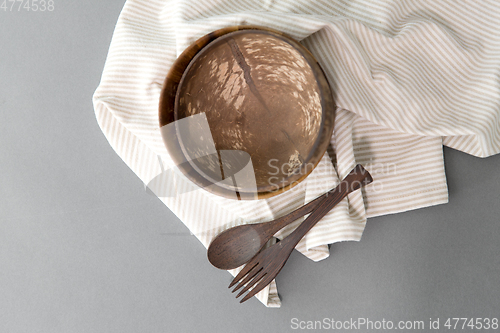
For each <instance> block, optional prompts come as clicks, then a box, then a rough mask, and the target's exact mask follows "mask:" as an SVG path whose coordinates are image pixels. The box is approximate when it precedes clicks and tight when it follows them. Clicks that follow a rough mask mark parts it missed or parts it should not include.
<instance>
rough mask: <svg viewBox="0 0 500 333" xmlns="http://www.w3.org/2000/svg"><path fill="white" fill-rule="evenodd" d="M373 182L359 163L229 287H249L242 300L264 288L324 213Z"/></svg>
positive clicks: (253, 261) (244, 290) (255, 258)
mask: <svg viewBox="0 0 500 333" xmlns="http://www.w3.org/2000/svg"><path fill="white" fill-rule="evenodd" d="M372 181H373V179H372V177H371V175H370V173H369V172H368V171H366V170H365V168H363V166H361V165H360V164H358V165H356V167H354V169H352V171H351V172H350V173H349V174H348V175H347V176H346V177H345V178H344V180H343V181H342V182H341V183H340V184H339V185H338V186H337V187H336V188H335V190H333V191H331V192H330V194H329V195H328V196H327V197H326V198H324V199H323V200H322V201H321V202H320V203H319V204H318V206H317V208H316V209H315V210H314V211H313V212H312V213H311V215H309V216H308V217H307V218H306V219H305V220H304V222H302V223H301V224H300V225H299V226H298V227H297V229H295V230H294V231H293V232H292V233H291V234H290V235H288V237H285V238H284V239H283V240H281V241H279V242H278V243H276V244H274V245H272V246H270V247H268V248H267V249H265V250H262V251H261V252H259V253H257V254H256V255H255V256H254V257H253V258H252V259H250V261H249V262H248V263H247V264H246V266H245V267H244V268H243V270H241V272H240V273H239V274H238V275H237V276H236V277H235V278H234V279H233V281H232V282H231V284H230V285H229V288H231V287H232V286H234V285H235V284H236V283H238V282H239V283H238V285H237V286H236V288H234V289H233V291H232V292H233V293H234V292H235V291H236V290H238V289H240V288H241V287H243V286H245V287H244V288H243V289H242V290H241V291H240V292H239V294H238V295H237V296H236V298H238V297H240V296H241V295H243V294H244V293H245V292H247V291H248V290H250V288H252V287H253V288H252V289H251V290H250V291H249V292H248V293H247V294H246V295H245V297H243V298H242V299H241V301H240V303H243V302H245V301H247V300H248V299H250V298H251V297H252V296H254V295H255V294H257V293H258V292H259V291H261V290H262V289H264V288H265V287H266V286H267V285H268V284H269V283H271V281H272V280H273V279H274V278H275V277H276V275H278V273H279V272H280V271H281V269H282V268H283V266H284V265H285V263H286V261H287V260H288V258H289V257H290V254H291V253H292V251H293V249H294V248H295V246H297V243H298V242H299V241H300V240H301V239H302V237H304V236H305V234H307V232H308V231H309V230H311V228H312V227H313V226H314V225H315V224H316V223H317V222H318V221H319V220H321V219H322V218H323V216H325V215H326V214H327V213H328V212H329V211H330V210H331V209H332V208H333V207H335V205H337V204H338V203H339V202H340V201H342V199H344V197H346V196H347V194H349V193H350V192H352V191H355V190H357V189H359V188H361V187H362V186H364V185H368V184H370V183H371V182H372Z"/></svg>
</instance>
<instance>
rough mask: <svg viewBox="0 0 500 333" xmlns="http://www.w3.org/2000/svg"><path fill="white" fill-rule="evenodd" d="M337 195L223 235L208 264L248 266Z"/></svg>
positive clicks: (212, 248)
mask: <svg viewBox="0 0 500 333" xmlns="http://www.w3.org/2000/svg"><path fill="white" fill-rule="evenodd" d="M358 167H360V168H361V169H362V171H363V172H366V173H368V171H366V170H365V169H363V167H362V166H360V165H358ZM370 182H371V179H370ZM362 185H366V184H362ZM335 191H338V186H337V187H336V188H334V189H332V190H330V191H328V192H327V193H325V194H323V195H321V196H319V197H317V198H316V199H314V200H313V201H311V202H309V203H308V204H306V205H304V206H302V207H300V208H298V209H296V210H294V211H293V212H291V213H289V214H288V215H285V216H283V217H280V218H278V219H276V220H273V221H269V222H263V223H255V224H244V225H239V226H236V227H233V228H230V229H227V230H225V231H223V232H222V233H220V234H219V235H217V237H215V238H214V239H213V240H212V242H211V243H210V246H209V247H208V252H207V256H208V261H210V263H211V264H212V265H214V266H215V267H217V268H220V269H225V270H228V269H234V268H237V267H239V266H241V265H243V264H245V263H246V262H248V261H249V260H250V259H252V258H253V257H254V256H255V255H256V254H257V253H259V251H260V249H261V248H262V247H263V246H264V244H266V243H267V242H268V241H269V240H270V239H271V237H273V235H274V234H276V233H277V232H278V231H279V230H280V229H282V228H283V227H285V226H287V225H288V224H290V223H291V222H293V221H295V220H297V219H298V218H299V217H302V216H304V215H306V214H309V213H311V212H312V211H313V210H314V209H315V208H316V207H317V206H318V205H319V204H320V203H321V201H322V200H323V199H325V198H326V197H327V196H328V195H330V194H332V193H333V192H335ZM352 191H353V188H349V189H348V190H347V191H346V192H344V194H343V197H342V198H341V199H343V198H344V197H345V196H347V195H348V194H349V193H351V192H352ZM341 199H340V200H341ZM340 200H339V201H340Z"/></svg>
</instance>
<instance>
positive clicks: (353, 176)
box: [281, 164, 373, 248]
mask: <svg viewBox="0 0 500 333" xmlns="http://www.w3.org/2000/svg"><path fill="white" fill-rule="evenodd" d="M372 181H373V178H372V176H371V175H370V173H369V172H368V171H367V170H366V169H365V168H363V166H362V165H361V164H358V165H356V166H355V167H354V169H352V170H351V172H349V174H348V175H347V176H346V177H345V178H344V180H342V182H340V184H339V185H338V186H337V187H336V188H335V189H333V190H331V191H330V192H328V193H327V194H328V195H327V197H326V198H324V199H322V201H321V202H320V203H319V204H318V205H317V206H316V208H315V209H314V211H313V212H312V213H311V215H309V216H308V217H307V218H306V219H305V220H304V222H302V223H301V224H300V225H299V226H298V227H297V229H295V230H294V231H293V232H292V233H291V234H290V235H288V237H285V239H283V240H282V241H281V242H285V244H286V245H288V246H290V247H293V248H294V247H295V246H297V244H298V243H299V242H300V240H301V239H302V238H303V237H304V236H305V235H306V234H307V233H308V232H309V230H311V228H312V227H314V225H316V223H317V222H318V221H319V220H321V219H322V218H323V217H324V216H325V215H326V214H327V213H328V212H329V211H330V210H331V209H332V208H333V207H335V206H336V205H337V204H338V203H339V202H340V201H342V200H343V199H344V198H345V197H346V196H347V195H348V194H349V193H351V192H353V191H356V190H357V189H359V188H361V187H362V186H365V185H368V184H370V183H371V182H372ZM285 244H283V245H285Z"/></svg>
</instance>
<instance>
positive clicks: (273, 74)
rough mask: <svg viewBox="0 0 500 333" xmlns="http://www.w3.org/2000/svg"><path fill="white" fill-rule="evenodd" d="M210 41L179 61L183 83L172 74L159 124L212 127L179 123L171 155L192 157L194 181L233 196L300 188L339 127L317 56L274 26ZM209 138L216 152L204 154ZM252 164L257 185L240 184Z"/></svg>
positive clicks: (188, 167)
mask: <svg viewBox="0 0 500 333" xmlns="http://www.w3.org/2000/svg"><path fill="white" fill-rule="evenodd" d="M207 37H209V38H207ZM210 37H211V38H210ZM204 38H205V40H199V41H198V42H196V43H195V44H194V48H195V49H197V50H195V51H193V50H191V52H189V51H190V50H189V49H188V50H186V51H185V52H184V53H183V55H181V57H179V59H178V61H177V62H176V63H177V66H175V65H174V67H173V69H175V68H177V71H178V72H180V71H182V75H180V79H179V74H180V73H178V74H177V76H176V77H175V79H176V80H178V83H177V85H175V84H172V75H169V76H170V80H169V77H167V80H166V82H165V85H164V89H163V92H162V100H161V101H160V124H161V123H162V116H163V121H164V122H165V124H161V125H166V124H169V123H172V122H175V121H179V120H183V119H191V118H193V117H194V116H198V118H199V116H203V119H204V121H205V122H206V123H207V126H205V127H204V130H202V129H201V128H202V127H200V125H199V124H198V123H197V124H196V126H194V127H193V126H191V127H183V130H182V131H179V127H177V140H176V144H175V145H174V144H172V140H171V138H172V136H171V135H169V138H164V139H165V143H166V144H167V148H168V150H169V153H171V154H172V153H173V151H174V150H175V153H174V154H173V158H174V156H178V157H179V159H178V160H179V161H181V160H182V161H187V163H183V166H182V167H181V170H182V171H183V172H184V174H186V176H188V178H190V179H191V180H193V181H194V182H195V183H197V184H198V185H200V186H202V187H205V188H207V189H209V190H210V191H212V192H214V193H216V194H219V195H223V196H226V197H229V196H230V197H234V192H236V193H237V194H238V197H239V198H263V197H269V196H272V195H275V194H278V193H281V192H282V191H284V190H286V189H288V188H290V187H292V186H294V185H296V184H297V183H298V182H300V181H301V180H303V179H304V178H305V177H306V176H307V175H308V174H309V173H310V172H311V171H312V170H313V168H314V167H315V166H316V165H317V163H318V162H319V160H320V159H321V157H322V156H323V154H324V152H325V151H326V148H327V145H328V142H329V139H330V136H331V133H332V130H333V112H334V103H333V99H332V95H331V91H330V87H329V85H328V82H327V81H326V78H325V77H324V74H323V72H322V70H321V68H320V67H319V65H318V64H317V62H316V60H315V59H314V57H313V56H312V55H311V54H310V53H309V52H308V51H307V49H305V48H304V47H303V46H302V45H301V44H299V43H297V42H296V41H294V40H293V39H291V38H289V37H287V36H284V35H282V34H280V33H278V32H275V31H272V30H269V29H265V30H263V29H255V28H248V27H247V28H246V29H243V28H242V27H240V29H234V30H230V29H228V30H226V31H225V32H223V33H222V32H219V33H217V34H215V35H213V36H210V35H207V36H205V37H204ZM181 58H182V60H180V59H181ZM182 67H184V69H183V68H182ZM171 72H172V70H171ZM169 74H170V73H169ZM169 81H170V82H169ZM174 81H175V80H174ZM169 83H170V87H169ZM169 88H170V89H175V95H174V94H173V91H172V90H170V91H167V89H169ZM172 102H173V103H172ZM166 104H168V106H167V105H166ZM172 104H173V107H172ZM165 113H168V114H165ZM162 114H163V115H162ZM200 140H201V141H200ZM167 141H170V143H169V142H167ZM195 141H196V142H195ZM207 142H208V143H210V144H211V145H212V146H214V148H215V149H210V148H206V149H207V150H206V151H205V153H203V154H200V147H201V146H200V143H201V144H202V145H203V146H204V145H205V144H206V143H207ZM228 156H229V157H228ZM174 161H175V158H174ZM248 162H251V163H250V164H249V163H248ZM248 165H250V166H251V167H252V168H253V175H254V177H255V178H254V180H253V185H252V181H250V182H247V181H242V180H241V179H238V181H236V182H235V180H236V179H235V175H236V174H238V172H239V171H241V170H242V169H243V168H245V167H246V166H248ZM240 174H241V172H240ZM229 178H232V179H231V180H230V181H221V180H223V179H229ZM249 184H250V185H249ZM228 194H229V195H228Z"/></svg>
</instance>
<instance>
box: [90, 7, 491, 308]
mask: <svg viewBox="0 0 500 333" xmlns="http://www.w3.org/2000/svg"><path fill="white" fill-rule="evenodd" d="M245 24H248V25H261V26H267V27H270V28H274V29H276V30H280V31H282V32H284V33H286V34H288V35H289V36H291V37H293V38H295V39H296V40H299V41H300V42H301V43H302V44H303V45H304V46H306V47H307V48H308V49H309V50H310V51H311V52H312V53H313V54H314V56H315V57H316V59H317V60H318V61H319V63H320V65H321V66H322V68H323V70H324V71H325V74H326V76H327V78H328V80H329V82H330V84H331V86H332V88H333V90H334V93H335V97H336V101H337V105H338V109H337V111H336V119H335V129H334V134H333V136H332V139H331V147H330V149H329V151H328V153H327V154H325V156H324V157H323V159H322V161H321V162H320V164H319V165H318V167H317V168H316V169H315V170H314V171H313V173H312V174H311V175H309V176H308V177H307V178H306V180H305V181H304V182H302V183H301V184H300V185H298V186H297V187H295V188H294V189H293V190H290V191H288V192H285V193H283V194H280V195H278V196H276V197H273V198H270V199H267V200H255V201H237V200H230V199H224V198H220V197H217V196H215V195H212V194H210V193H208V192H207V191H204V190H203V189H199V188H197V187H196V186H195V185H193V184H192V183H191V182H190V181H189V180H187V179H186V178H185V177H184V176H183V175H181V174H180V173H179V172H177V171H176V170H175V165H173V162H172V160H171V159H170V157H169V155H168V152H167V151H166V149H165V146H164V144H163V142H162V138H161V135H160V130H159V128H158V127H159V125H158V101H159V96H160V91H161V87H162V84H163V81H164V79H165V77H166V74H167V72H168V70H169V69H170V66H171V65H172V63H173V62H174V60H175V59H176V57H177V56H178V55H179V54H180V53H181V52H182V51H183V50H184V49H185V48H186V47H187V46H189V45H190V44H191V43H192V42H194V41H195V40H196V39H198V38H199V37H201V36H203V35H205V34H207V33H209V32H211V31H214V30H216V29H220V28H223V27H227V26H232V25H245ZM499 28H500V7H499V5H498V4H497V3H496V2H494V1H481V2H474V1H422V0H415V1H376V2H375V1H369V0H354V1H341V0H338V1H328V0H315V1H309V0H307V1H306V0H286V1H284V0H276V1H271V0H269V1H251V0H238V1H236V0H234V1H233V0H218V1H212V0H178V1H171V0H147V1H146V0H128V1H127V2H126V4H125V6H124V8H123V10H122V12H121V14H120V17H119V19H118V22H117V24H116V28H115V32H114V34H113V39H112V42H111V46H110V49H109V54H108V57H107V60H106V64H105V66H104V71H103V74H102V79H101V83H100V85H99V87H98V88H97V90H96V92H95V94H94V97H93V101H94V108H95V113H96V118H97V121H98V123H99V126H100V127H101V129H102V131H103V133H104V135H105V136H106V138H107V139H108V141H109V143H110V144H111V146H112V147H113V148H114V150H115V151H116V152H117V154H118V155H119V156H120V157H121V158H122V159H123V160H124V162H125V163H126V164H127V165H128V166H129V167H130V168H131V169H132V170H133V171H134V172H135V173H136V174H137V176H138V177H139V178H140V179H141V180H142V181H143V182H144V183H145V184H148V185H152V184H154V186H152V188H153V187H154V191H153V192H155V193H156V194H158V196H159V197H160V200H162V201H163V202H164V203H165V204H166V205H167V206H168V208H169V209H170V210H172V211H173V212H174V213H175V214H176V215H177V216H178V217H179V218H180V220H181V221H182V222H183V223H185V224H186V226H187V227H188V228H189V230H190V231H191V232H192V233H193V234H194V235H195V236H196V237H197V238H198V239H199V240H200V241H201V242H202V243H203V245H205V246H208V245H209V243H210V241H211V240H212V239H213V238H214V237H215V236H216V235H217V234H218V233H219V232H221V231H223V230H225V229H227V228H229V227H232V226H235V225H238V224H242V223H250V222H259V221H267V220H271V219H273V218H276V217H278V216H281V215H284V214H286V213H288V212H289V211H292V210H293V209H295V208H297V207H299V206H300V205H302V204H304V203H305V202H308V201H310V200H312V199H313V198H315V197H316V196H318V195H320V194H322V193H324V192H325V191H326V190H328V189H330V188H332V187H334V186H335V185H336V184H337V183H338V182H339V179H342V178H343V177H344V176H345V175H346V174H347V173H348V172H349V171H350V169H351V168H352V167H353V166H354V165H356V164H357V163H360V164H363V165H364V166H365V168H366V169H367V170H369V171H370V173H371V174H372V176H373V178H374V179H375V182H374V183H372V184H370V185H368V186H367V187H365V188H363V189H362V190H361V191H357V192H355V193H352V194H350V195H349V196H348V198H346V199H345V200H344V201H342V202H341V203H340V204H339V205H338V206H337V207H336V208H335V209H333V210H332V211H331V212H330V213H329V214H328V215H326V216H325V217H324V218H323V219H322V220H321V221H320V222H319V223H318V224H317V225H316V226H315V227H314V228H313V229H312V230H311V231H310V232H309V233H308V234H307V235H306V237H304V239H303V240H302V241H301V242H300V243H299V245H298V246H297V250H299V251H300V252H301V253H303V254H304V255H306V256H307V257H308V258H311V259H312V260H315V261H318V260H321V259H324V258H326V257H328V253H329V252H328V247H327V244H330V243H334V242H339V241H347V240H359V239H360V238H361V235H362V233H363V230H364V227H365V223H366V219H367V217H371V216H378V215H383V214H390V213H397V212H402V211H407V210H411V209H416V208H421V207H427V206H431V205H436V204H441V203H445V202H447V200H448V193H447V186H446V177H445V173H444V164H443V154H442V146H443V144H444V145H446V146H449V147H452V148H455V149H458V150H461V151H463V152H466V153H469V154H473V155H475V156H480V157H486V156H489V155H492V154H496V153H498V152H499V151H500V133H499V130H500V120H499V119H500V117H499V105H500V102H499V101H500V98H499V97H500V80H499V76H498V73H500V61H499V60H498V59H500V49H499V48H498V47H497V45H499V43H500V34H498V31H499ZM158 180H161V181H158ZM298 223H300V221H297V222H296V223H295V224H294V225H292V226H289V227H288V228H286V229H285V230H283V231H282V232H281V233H279V234H278V235H277V237H278V238H282V237H284V236H286V235H287V234H288V233H290V232H291V231H292V230H293V228H294V227H295V226H296V225H297V224H298ZM236 271H237V270H233V271H231V273H232V274H233V275H234V274H235V273H236ZM256 297H257V298H258V299H259V300H260V301H261V302H262V303H263V304H265V305H266V306H268V307H279V306H280V300H279V298H278V295H277V288H276V284H275V283H274V282H273V283H272V284H271V285H270V286H269V287H268V288H266V289H265V290H263V291H262V292H260V293H259V294H258V295H256Z"/></svg>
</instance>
